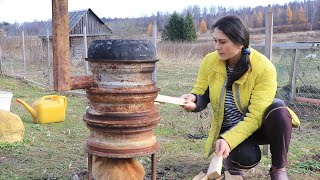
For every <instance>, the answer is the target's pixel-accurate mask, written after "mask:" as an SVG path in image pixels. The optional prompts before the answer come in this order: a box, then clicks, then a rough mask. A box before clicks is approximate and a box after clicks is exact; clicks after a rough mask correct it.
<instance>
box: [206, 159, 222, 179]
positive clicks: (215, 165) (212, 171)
mask: <svg viewBox="0 0 320 180" xmlns="http://www.w3.org/2000/svg"><path fill="white" fill-rule="evenodd" d="M222 160H223V158H222V156H219V157H217V156H214V157H213V158H212V160H211V163H210V166H209V168H208V171H207V176H208V178H209V179H217V178H219V177H220V176H221V170H222Z"/></svg>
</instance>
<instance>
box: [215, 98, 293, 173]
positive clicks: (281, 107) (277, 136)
mask: <svg viewBox="0 0 320 180" xmlns="http://www.w3.org/2000/svg"><path fill="white" fill-rule="evenodd" d="M228 129H229V128H222V129H221V133H223V132H224V131H226V130H228ZM291 131H292V121H291V115H290V113H289V112H288V110H287V108H286V105H285V103H284V102H283V101H282V100H280V99H275V100H274V101H273V103H272V104H271V105H270V106H269V107H268V108H267V109H266V111H265V113H264V116H263V123H262V126H261V127H260V129H258V130H257V131H256V132H254V133H253V134H252V135H251V136H250V137H249V138H248V139H246V140H245V141H243V142H242V143H241V144H239V145H238V146H237V147H236V148H234V149H233V150H232V151H231V152H230V154H229V156H228V158H227V159H226V162H227V163H226V165H227V166H229V167H233V168H239V169H249V168H252V167H254V166H255V165H257V164H258V163H259V161H260V159H261V151H260V148H259V145H262V144H270V152H271V159H272V165H273V166H274V167H276V168H278V169H279V168H284V167H286V165H287V154H288V148H289V143H290V139H291ZM227 169H228V167H227Z"/></svg>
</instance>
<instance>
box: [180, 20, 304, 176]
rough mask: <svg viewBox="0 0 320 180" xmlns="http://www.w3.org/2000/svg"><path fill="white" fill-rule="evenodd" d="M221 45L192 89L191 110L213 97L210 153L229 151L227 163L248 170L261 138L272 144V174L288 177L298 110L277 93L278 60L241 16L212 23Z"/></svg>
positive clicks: (254, 162)
mask: <svg viewBox="0 0 320 180" xmlns="http://www.w3.org/2000/svg"><path fill="white" fill-rule="evenodd" d="M213 38H214V42H215V49H216V51H214V52H212V53H209V54H207V55H206V56H205V58H204V59H203V61H202V63H201V65H200V69H199V72H198V78H197V80H196V82H195V85H194V87H193V89H192V91H191V93H189V94H184V95H182V97H183V98H184V99H186V100H187V101H188V102H194V103H187V104H186V105H184V106H183V108H184V109H186V110H188V111H194V112H199V111H201V110H203V109H204V108H206V106H207V104H208V103H209V102H210V103H211V106H212V108H213V120H212V124H211V128H210V131H209V136H208V139H207V143H206V147H205V149H206V153H207V155H208V157H209V156H210V155H212V154H213V153H214V152H215V154H216V155H217V156H221V155H222V156H223V157H224V169H225V170H226V171H229V173H230V174H232V175H243V170H242V169H250V168H252V167H254V166H256V165H257V164H258V162H259V161H260V159H261V152H260V148H259V146H258V145H259V144H270V151H271V155H272V167H271V168H270V176H271V179H272V180H280V179H281V180H285V179H288V177H287V174H286V172H285V168H286V165H287V153H288V147H289V143H290V138H291V129H292V126H295V127H296V126H299V124H300V122H299V119H298V118H297V116H296V115H295V114H294V113H293V112H292V111H291V110H290V109H289V108H288V107H287V106H286V105H285V104H284V102H283V101H282V100H280V99H275V94H276V90H277V73H276V69H275V67H274V66H273V64H272V63H271V62H270V61H269V60H268V59H267V58H266V57H265V56H264V55H262V54H260V53H259V52H258V51H256V50H254V49H253V48H250V47H249V30H248V28H247V27H246V26H245V24H244V23H243V22H242V21H241V19H240V18H239V17H237V16H225V17H223V18H221V19H220V20H218V21H217V22H216V23H215V24H214V25H213Z"/></svg>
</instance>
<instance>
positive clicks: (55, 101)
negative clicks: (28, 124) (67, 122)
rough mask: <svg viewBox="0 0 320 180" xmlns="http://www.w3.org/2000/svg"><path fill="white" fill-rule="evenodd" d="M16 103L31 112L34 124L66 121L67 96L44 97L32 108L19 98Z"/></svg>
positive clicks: (33, 104)
mask: <svg viewBox="0 0 320 180" xmlns="http://www.w3.org/2000/svg"><path fill="white" fill-rule="evenodd" d="M16 101H17V102H19V103H20V104H22V105H23V106H24V107H25V108H26V109H27V110H28V111H29V113H30V114H31V116H32V118H33V122H34V123H39V124H47V123H54V122H61V121H64V119H65V113H66V109H67V98H66V97H65V96H58V95H49V96H43V97H41V98H40V99H38V100H37V101H35V102H34V103H32V107H31V106H29V105H28V104H27V103H25V102H24V101H22V100H21V99H19V98H17V99H16Z"/></svg>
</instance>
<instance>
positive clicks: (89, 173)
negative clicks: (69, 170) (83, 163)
mask: <svg viewBox="0 0 320 180" xmlns="http://www.w3.org/2000/svg"><path fill="white" fill-rule="evenodd" d="M88 180H92V155H91V154H90V153H88Z"/></svg>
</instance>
